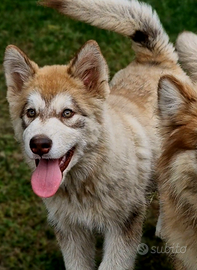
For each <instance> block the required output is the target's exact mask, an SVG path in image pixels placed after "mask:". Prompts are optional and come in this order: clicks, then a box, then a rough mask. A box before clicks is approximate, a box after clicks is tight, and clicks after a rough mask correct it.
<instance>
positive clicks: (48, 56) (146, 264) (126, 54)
mask: <svg viewBox="0 0 197 270" xmlns="http://www.w3.org/2000/svg"><path fill="white" fill-rule="evenodd" d="M84 1H85V0H84ZM146 2H149V3H150V4H152V5H153V7H154V8H156V10H157V11H158V13H159V15H160V18H161V21H162V23H163V25H164V27H165V29H166V30H167V32H168V34H169V35H170V38H171V40H172V41H175V39H176V37H177V35H178V33H180V32H181V31H183V30H190V31H194V32H195V31H197V19H196V18H197V4H196V0H163V1H158V0H149V1H146ZM0 11H1V16H0V59H1V62H2V61H3V54H4V50H5V47H6V46H7V45H9V44H15V45H17V46H18V47H19V48H21V49H22V50H23V51H25V52H26V53H27V54H28V56H29V57H30V58H31V59H32V60H34V61H35V62H37V63H38V64H39V65H40V66H43V65H46V64H64V63H67V62H68V61H69V60H70V59H71V58H72V57H73V55H74V54H75V52H76V51H77V50H78V49H79V48H80V46H81V45H83V44H84V43H85V42H86V41H87V40H89V39H95V40H97V42H98V43H99V45H100V47H101V50H102V52H103V54H104V56H105V58H106V60H107V62H108V64H109V68H110V71H111V76H113V74H114V73H115V72H116V71H118V70H119V69H121V68H122V67H124V66H126V65H127V64H128V63H129V62H130V61H131V60H132V58H133V53H132V51H131V49H130V47H131V45H130V41H129V40H128V39H127V38H124V37H121V36H119V35H117V34H115V33H111V32H107V31H104V30H99V29H96V28H94V27H91V26H88V25H85V24H82V23H79V22H74V21H72V20H69V19H67V18H65V17H63V16H61V15H59V14H58V13H57V12H55V11H53V10H50V9H45V8H43V7H40V6H37V5H36V0H21V1H19V0H18V1H16V0H3V1H1V2H0ZM5 96H6V87H5V82H4V76H3V68H2V66H0V239H1V243H0V270H27V269H31V270H38V269H39V270H52V269H58V270H61V269H64V267H63V261H62V256H61V253H60V251H59V248H58V246H57V244H56V240H55V237H54V234H53V230H52V229H51V228H50V227H49V226H48V225H47V221H46V210H45V208H44V206H43V204H42V202H41V200H40V199H39V198H38V197H36V195H34V193H33V192H32V190H31V185H30V170H29V169H28V167H27V165H26V164H25V163H24V161H23V157H22V155H21V151H20V147H19V145H18V144H17V142H16V141H15V140H14V135H13V131H12V127H11V124H10V120H9V115H8V105H7V102H6V99H5ZM157 213H158V205H157V201H156V200H154V202H153V203H152V206H151V208H150V210H149V212H148V215H147V217H148V218H147V221H146V224H145V227H144V236H143V239H142V242H145V243H147V244H148V245H149V247H151V246H161V245H162V243H161V241H160V240H159V239H157V238H156V237H154V230H155V223H156V219H157ZM98 240H99V241H98V248H99V252H98V254H97V261H99V260H100V257H101V252H100V246H101V242H102V241H101V239H100V237H98ZM136 269H137V270H142V269H148V270H158V269H160V270H162V269H165V270H168V269H171V267H170V263H169V261H168V260H167V258H166V256H165V255H162V254H156V255H153V254H151V253H150V252H149V253H148V254H147V255H146V256H138V258H137V265H136Z"/></svg>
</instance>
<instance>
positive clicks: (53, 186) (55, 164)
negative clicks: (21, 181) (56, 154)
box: [31, 159, 62, 198]
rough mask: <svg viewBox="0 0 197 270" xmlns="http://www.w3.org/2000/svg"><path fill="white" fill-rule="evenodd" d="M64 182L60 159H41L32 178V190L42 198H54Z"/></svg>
mask: <svg viewBox="0 0 197 270" xmlns="http://www.w3.org/2000/svg"><path fill="white" fill-rule="evenodd" d="M61 181H62V173H61V170H60V168H59V160H58V159H51V160H50V159H41V160H40V162H39V164H38V166H37V168H36V170H35V171H34V172H33V174H32V177H31V185H32V189H33V191H34V192H35V194H36V195H38V196H39V197H42V198H48V197H51V196H53V195H54V194H55V193H56V192H57V190H58V188H59V186H60V183H61Z"/></svg>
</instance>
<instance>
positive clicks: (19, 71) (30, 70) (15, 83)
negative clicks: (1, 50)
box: [3, 45, 38, 92]
mask: <svg viewBox="0 0 197 270" xmlns="http://www.w3.org/2000/svg"><path fill="white" fill-rule="evenodd" d="M3 65H4V70H5V77H6V84H7V87H8V88H12V89H13V90H14V91H19V92H20V91H21V89H22V88H23V85H24V83H25V82H27V81H28V80H29V79H30V78H31V77H33V75H34V74H35V72H36V70H37V69H38V66H37V65H36V64H35V63H34V62H32V61H30V60H29V58H28V57H27V56H26V55H25V54H24V53H23V52H22V51H21V50H20V49H19V48H17V47H16V46H14V45H9V46H8V47H7V48H6V51H5V57H4V64H3Z"/></svg>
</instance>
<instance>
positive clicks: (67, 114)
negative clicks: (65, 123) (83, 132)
mask: <svg viewBox="0 0 197 270" xmlns="http://www.w3.org/2000/svg"><path fill="white" fill-rule="evenodd" d="M73 115H74V112H73V111H72V110H70V109H66V110H64V111H63V113H62V117H64V118H71V117H72V116H73Z"/></svg>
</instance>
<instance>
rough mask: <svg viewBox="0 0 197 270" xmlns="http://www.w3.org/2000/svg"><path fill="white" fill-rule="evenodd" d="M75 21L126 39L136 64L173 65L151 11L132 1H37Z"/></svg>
mask: <svg viewBox="0 0 197 270" xmlns="http://www.w3.org/2000/svg"><path fill="white" fill-rule="evenodd" d="M40 4H41V5H43V6H47V7H51V8H54V9H57V10H58V11H59V12H61V13H63V14H65V15H67V16H68V17H70V18H73V19H75V20H79V21H83V22H86V23H89V24H91V25H94V26H97V27H99V28H102V29H107V30H111V31H114V32H117V33H119V34H122V35H125V36H128V37H130V38H131V39H132V41H133V49H134V51H135V53H136V58H137V60H138V61H139V62H144V61H148V62H158V63H160V62H163V61H168V62H169V61H170V62H177V55H176V53H175V52H174V47H173V46H172V44H171V43H169V38H168V35H167V34H166V32H165V31H164V29H163V27H162V25H161V23H160V20H159V18H158V16H157V14H156V12H155V11H153V10H152V8H151V7H150V6H149V5H147V4H145V3H139V2H138V1H136V0H131V1H129V0H41V2H40Z"/></svg>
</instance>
